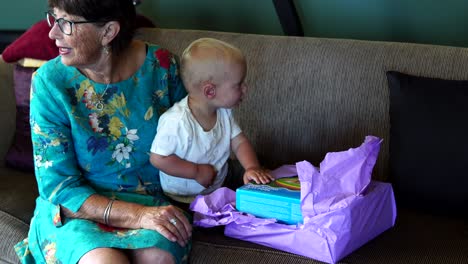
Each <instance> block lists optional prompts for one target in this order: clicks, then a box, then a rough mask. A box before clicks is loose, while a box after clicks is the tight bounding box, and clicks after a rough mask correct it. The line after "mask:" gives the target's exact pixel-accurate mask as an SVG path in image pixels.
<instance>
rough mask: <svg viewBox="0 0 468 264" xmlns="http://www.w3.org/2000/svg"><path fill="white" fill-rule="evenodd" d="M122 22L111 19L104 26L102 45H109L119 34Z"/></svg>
mask: <svg viewBox="0 0 468 264" xmlns="http://www.w3.org/2000/svg"><path fill="white" fill-rule="evenodd" d="M119 31H120V24H119V22H117V21H109V22H107V23H106V24H105V25H104V27H103V34H102V43H101V44H102V45H103V46H107V45H108V44H109V43H110V42H111V41H112V40H113V39H114V38H115V37H116V36H117V34H119Z"/></svg>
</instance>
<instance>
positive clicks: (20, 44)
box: [2, 20, 58, 62]
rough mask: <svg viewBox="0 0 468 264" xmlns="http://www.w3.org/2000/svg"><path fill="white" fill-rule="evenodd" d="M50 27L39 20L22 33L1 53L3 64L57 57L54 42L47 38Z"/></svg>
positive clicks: (44, 21)
mask: <svg viewBox="0 0 468 264" xmlns="http://www.w3.org/2000/svg"><path fill="white" fill-rule="evenodd" d="M49 31H50V27H49V25H48V24H47V21H46V20H41V21H39V22H37V23H36V24H34V25H33V26H32V27H31V28H30V29H28V30H27V31H26V32H24V33H23V35H21V36H20V37H19V38H18V39H16V40H15V41H14V42H13V43H11V44H10V45H8V46H7V47H6V49H5V50H4V51H3V53H2V57H3V60H4V61H5V62H17V61H18V60H21V59H23V58H32V59H38V60H50V59H53V58H55V57H57V56H58V49H57V47H56V46H55V40H52V39H50V38H49Z"/></svg>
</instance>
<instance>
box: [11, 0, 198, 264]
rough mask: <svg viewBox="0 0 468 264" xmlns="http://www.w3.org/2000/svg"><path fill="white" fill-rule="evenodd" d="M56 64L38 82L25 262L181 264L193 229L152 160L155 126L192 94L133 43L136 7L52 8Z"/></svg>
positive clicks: (59, 0)
mask: <svg viewBox="0 0 468 264" xmlns="http://www.w3.org/2000/svg"><path fill="white" fill-rule="evenodd" d="M48 3H49V7H50V10H49V11H48V12H47V13H46V17H47V21H48V22H49V25H50V27H51V29H50V33H49V37H50V38H51V39H54V40H55V43H56V45H57V48H58V50H59V53H60V56H58V57H57V58H55V59H53V60H51V61H49V62H47V63H46V64H44V65H43V66H42V67H41V68H39V69H38V71H37V72H36V73H35V75H34V77H33V84H32V92H31V129H32V139H33V145H34V158H35V171H36V177H37V183H38V188H39V193H40V196H39V197H38V198H37V201H36V210H35V212H34V216H33V219H32V220H31V228H30V231H29V234H28V238H27V239H25V240H24V241H22V242H21V243H19V244H17V245H16V247H15V249H16V251H17V253H18V255H19V257H20V259H21V261H22V262H23V263H184V262H187V258H188V252H189V250H190V245H191V242H190V237H191V232H192V228H191V225H190V222H189V220H188V218H187V217H186V213H185V212H183V211H182V210H180V209H179V208H177V207H175V206H173V205H170V204H169V202H167V200H166V197H165V196H164V195H162V191H161V188H160V184H159V172H158V170H157V169H155V168H154V167H153V166H151V164H150V163H149V150H150V146H151V142H152V140H153V138H154V135H155V133H156V126H157V124H158V118H159V116H160V114H161V113H162V112H164V111H165V110H166V109H167V108H169V107H170V106H171V105H172V104H174V102H176V101H178V100H180V99H181V98H183V97H184V96H185V95H186V92H185V89H184V87H183V85H182V82H181V81H180V79H179V76H178V65H177V63H176V60H175V59H174V57H173V55H172V54H171V53H169V52H168V51H167V50H164V49H162V48H160V47H158V46H156V45H153V44H149V43H145V42H142V41H137V40H133V39H132V38H133V34H134V22H135V16H136V15H135V7H134V5H133V1H132V0H100V1H95V0H49V2H48Z"/></svg>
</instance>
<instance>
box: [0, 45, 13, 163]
mask: <svg viewBox="0 0 468 264" xmlns="http://www.w3.org/2000/svg"><path fill="white" fill-rule="evenodd" d="M13 69H14V64H10V63H6V62H5V61H4V60H3V58H2V56H1V54H0V94H1V96H0V124H1V129H0V166H4V164H5V155H6V153H7V151H8V148H9V147H10V145H11V142H12V141H13V136H14V133H15V126H16V99H15V94H14V89H13V87H14V86H13Z"/></svg>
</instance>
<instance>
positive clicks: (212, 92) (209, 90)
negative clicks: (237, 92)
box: [203, 83, 216, 99]
mask: <svg viewBox="0 0 468 264" xmlns="http://www.w3.org/2000/svg"><path fill="white" fill-rule="evenodd" d="M203 95H205V97H206V98H208V99H213V98H214V97H215V96H216V86H215V85H214V84H212V83H205V84H204V85H203Z"/></svg>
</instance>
